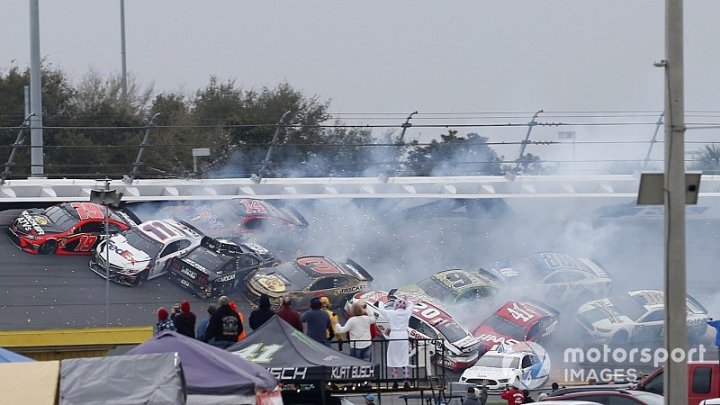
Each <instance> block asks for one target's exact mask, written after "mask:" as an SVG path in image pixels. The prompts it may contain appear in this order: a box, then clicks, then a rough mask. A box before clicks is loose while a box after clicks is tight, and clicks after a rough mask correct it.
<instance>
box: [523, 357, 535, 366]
mask: <svg viewBox="0 0 720 405" xmlns="http://www.w3.org/2000/svg"><path fill="white" fill-rule="evenodd" d="M532 364H533V362H532V358H531V357H530V356H524V357H523V358H522V363H521V364H520V367H521V368H528V367H530V366H532Z"/></svg>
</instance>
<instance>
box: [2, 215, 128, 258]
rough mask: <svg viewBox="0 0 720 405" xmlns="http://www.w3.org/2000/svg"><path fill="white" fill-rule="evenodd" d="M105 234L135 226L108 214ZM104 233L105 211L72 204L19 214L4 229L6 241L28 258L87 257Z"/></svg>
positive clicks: (125, 218)
mask: <svg viewBox="0 0 720 405" xmlns="http://www.w3.org/2000/svg"><path fill="white" fill-rule="evenodd" d="M109 213H110V216H109V217H108V218H107V221H108V231H109V233H110V234H115V233H118V232H121V231H124V230H126V229H130V227H132V226H134V225H136V224H137V221H136V220H135V219H134V218H132V217H131V216H129V215H128V214H127V213H125V212H122V211H116V210H112V209H111V210H110V211H109ZM104 233H105V207H104V206H102V205H98V204H94V203H89V202H73V203H62V204H58V205H53V206H52V207H49V208H36V209H31V210H28V211H23V212H22V213H21V214H20V216H19V217H17V218H16V219H15V220H14V221H13V223H12V225H10V226H9V227H8V229H7V235H8V237H9V238H10V240H11V241H12V242H13V243H14V244H15V245H17V246H18V247H19V248H20V249H22V250H24V251H26V252H28V253H32V254H58V255H90V254H92V253H93V250H94V248H95V246H96V245H97V243H98V242H99V241H100V239H101V237H102V235H103V234H104Z"/></svg>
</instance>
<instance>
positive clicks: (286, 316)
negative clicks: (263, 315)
mask: <svg viewBox="0 0 720 405" xmlns="http://www.w3.org/2000/svg"><path fill="white" fill-rule="evenodd" d="M277 316H279V317H280V318H281V319H283V320H284V321H285V322H287V323H289V324H290V325H292V326H294V327H295V329H297V330H299V331H300V332H304V330H303V324H302V321H301V320H300V313H299V312H298V311H296V310H294V309H293V307H292V299H290V297H283V300H282V306H280V309H279V310H278V311H277Z"/></svg>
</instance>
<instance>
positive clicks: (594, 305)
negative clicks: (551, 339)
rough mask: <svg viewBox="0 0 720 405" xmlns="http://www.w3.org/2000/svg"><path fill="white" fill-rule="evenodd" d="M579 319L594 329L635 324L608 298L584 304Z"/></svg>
mask: <svg viewBox="0 0 720 405" xmlns="http://www.w3.org/2000/svg"><path fill="white" fill-rule="evenodd" d="M578 317H579V318H580V319H581V320H582V321H584V322H585V323H587V324H589V325H592V327H594V328H598V327H599V328H606V329H607V328H610V327H615V326H618V325H626V324H631V323H633V321H632V320H631V319H630V318H628V317H627V316H626V315H623V314H621V313H620V312H619V311H618V310H617V308H615V306H614V305H613V304H612V302H610V300H609V299H607V298H605V299H601V300H596V301H591V302H588V303H586V304H583V305H582V306H580V308H579V309H578Z"/></svg>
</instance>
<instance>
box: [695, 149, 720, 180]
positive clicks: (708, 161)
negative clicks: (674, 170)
mask: <svg viewBox="0 0 720 405" xmlns="http://www.w3.org/2000/svg"><path fill="white" fill-rule="evenodd" d="M693 155H694V156H693V163H692V164H691V165H690V169H692V170H702V172H703V173H708V174H717V173H718V172H720V147H718V145H717V144H714V143H713V144H710V145H705V147H704V148H703V149H701V150H700V151H698V152H695V153H693Z"/></svg>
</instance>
